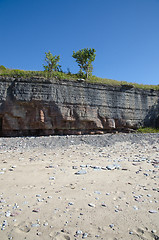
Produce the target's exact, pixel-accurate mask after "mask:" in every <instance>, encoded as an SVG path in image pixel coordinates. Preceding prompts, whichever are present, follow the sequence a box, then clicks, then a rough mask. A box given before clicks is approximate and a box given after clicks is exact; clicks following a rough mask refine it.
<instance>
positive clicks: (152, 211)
mask: <svg viewBox="0 0 159 240" xmlns="http://www.w3.org/2000/svg"><path fill="white" fill-rule="evenodd" d="M149 213H157V211H156V210H149Z"/></svg>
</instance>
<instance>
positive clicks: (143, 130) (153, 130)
mask: <svg viewBox="0 0 159 240" xmlns="http://www.w3.org/2000/svg"><path fill="white" fill-rule="evenodd" d="M137 132H138V133H159V129H158V128H151V127H143V128H139V129H138V130H137Z"/></svg>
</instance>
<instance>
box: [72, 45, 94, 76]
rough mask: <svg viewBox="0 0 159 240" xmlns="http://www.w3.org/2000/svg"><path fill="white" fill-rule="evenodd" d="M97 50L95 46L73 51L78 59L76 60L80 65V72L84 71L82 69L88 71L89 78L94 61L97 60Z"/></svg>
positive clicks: (74, 56)
mask: <svg viewBox="0 0 159 240" xmlns="http://www.w3.org/2000/svg"><path fill="white" fill-rule="evenodd" d="M95 52H96V51H95V49H94V48H90V49H88V48H84V49H81V50H79V51H77V52H74V51H73V55H72V57H73V58H75V59H76V62H77V63H78V66H79V67H80V73H82V71H84V72H85V73H86V78H88V76H89V75H90V74H91V73H92V70H93V66H92V62H93V61H94V60H95V57H96V54H95Z"/></svg>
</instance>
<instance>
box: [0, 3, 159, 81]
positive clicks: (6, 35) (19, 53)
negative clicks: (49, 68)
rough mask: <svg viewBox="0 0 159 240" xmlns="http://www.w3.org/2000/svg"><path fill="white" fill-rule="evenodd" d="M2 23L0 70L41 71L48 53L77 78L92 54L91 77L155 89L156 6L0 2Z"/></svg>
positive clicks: (158, 72) (158, 52)
mask: <svg viewBox="0 0 159 240" xmlns="http://www.w3.org/2000/svg"><path fill="white" fill-rule="evenodd" d="M0 23H1V28H0V65H4V66H6V67H8V68H16V69H23V70H43V64H44V63H45V62H44V59H45V52H47V51H49V50H50V51H51V52H52V54H53V55H60V57H61V60H60V64H61V65H62V69H63V70H64V71H67V68H69V69H70V70H71V72H73V73H76V72H78V71H79V68H78V66H77V63H76V62H75V59H73V58H72V53H73V51H77V50H79V49H82V48H95V50H96V59H95V61H94V63H93V66H94V69H93V75H96V76H98V77H103V78H104V77H105V78H110V79H116V80H120V81H128V82H137V83H143V84H159V0H45V1H44V0H14V1H13V0H0Z"/></svg>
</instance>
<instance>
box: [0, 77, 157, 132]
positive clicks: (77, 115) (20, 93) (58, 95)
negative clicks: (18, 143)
mask: <svg viewBox="0 0 159 240" xmlns="http://www.w3.org/2000/svg"><path fill="white" fill-rule="evenodd" d="M139 126H155V127H159V91H154V90H142V89H137V88H133V87H131V86H128V85H122V86H109V85H102V84H90V83H86V82H79V81H68V80H57V79H52V80H51V79H50V80H44V79H38V78H34V79H22V78H9V77H0V135H1V136H21V135H41V134H42V135H50V134H89V133H91V134H93V133H105V132H116V131H124V132H126V131H130V130H133V129H136V128H138V127H139Z"/></svg>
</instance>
